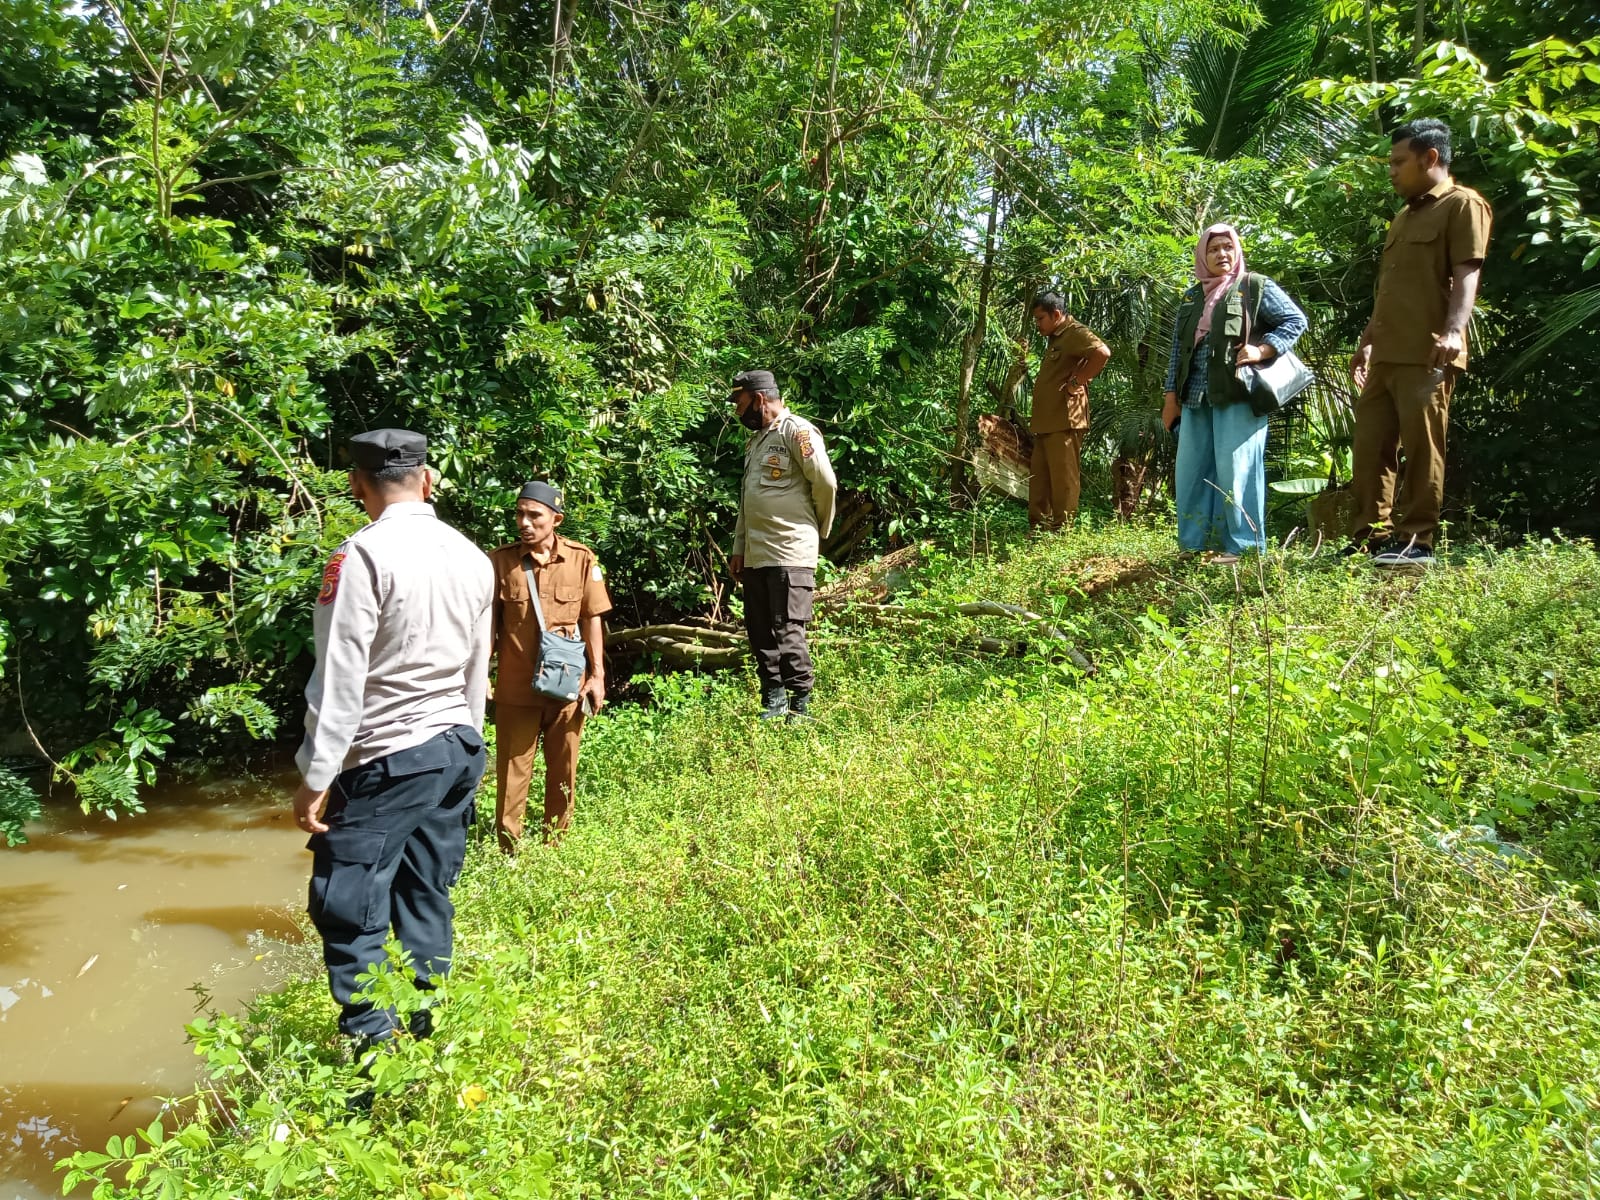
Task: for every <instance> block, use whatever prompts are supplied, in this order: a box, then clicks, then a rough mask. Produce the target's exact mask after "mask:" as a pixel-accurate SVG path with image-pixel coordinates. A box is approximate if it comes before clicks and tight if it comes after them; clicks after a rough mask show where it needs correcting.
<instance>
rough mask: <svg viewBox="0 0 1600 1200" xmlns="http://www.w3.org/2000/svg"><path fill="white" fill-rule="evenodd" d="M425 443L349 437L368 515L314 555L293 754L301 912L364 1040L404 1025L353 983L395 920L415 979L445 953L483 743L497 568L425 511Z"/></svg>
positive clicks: (410, 436)
mask: <svg viewBox="0 0 1600 1200" xmlns="http://www.w3.org/2000/svg"><path fill="white" fill-rule="evenodd" d="M426 454H427V441H426V440H425V439H424V438H423V437H422V436H421V435H420V434H416V433H411V432H409V431H408V430H404V429H376V430H372V431H371V432H368V433H362V434H358V435H357V436H355V437H354V438H352V439H351V440H350V461H351V464H352V466H351V471H350V491H351V494H352V495H354V496H355V498H356V500H357V501H359V502H360V504H361V506H362V507H363V508H365V509H366V511H367V516H368V517H370V518H371V524H369V525H367V526H365V527H364V528H362V529H360V530H359V531H357V532H356V533H355V534H353V535H352V536H351V537H350V538H348V539H347V540H346V541H345V542H344V544H343V545H341V546H340V547H339V549H338V550H337V551H336V552H335V553H334V555H333V557H332V558H330V559H329V560H328V565H327V568H326V569H325V570H324V571H323V575H322V591H321V594H320V595H318V597H317V605H316V613H315V631H316V647H317V665H316V670H315V671H314V672H313V673H312V676H311V682H310V683H308V684H307V685H306V736H305V741H304V743H303V744H302V745H301V747H300V751H299V753H298V754H297V755H296V756H295V761H296V763H298V765H299V767H300V773H301V775H302V777H303V782H302V783H301V785H300V789H299V791H298V792H297V793H296V794H295V798H294V812H295V820H296V822H297V823H298V824H299V826H300V828H301V829H303V830H305V831H306V832H307V833H309V834H310V835H311V840H310V841H309V842H307V843H306V848H307V849H308V850H310V851H311V852H312V855H313V865H312V874H311V894H310V904H309V908H310V913H311V920H312V922H313V924H315V925H316V927H317V931H318V932H319V933H320V934H321V935H322V945H323V960H324V961H325V962H326V964H327V967H328V985H329V988H330V990H331V991H332V992H333V998H334V999H335V1000H336V1001H338V1003H339V1005H340V1014H339V1029H340V1031H341V1032H342V1033H345V1034H347V1035H349V1036H351V1037H354V1038H357V1039H360V1040H361V1043H362V1045H363V1048H364V1046H365V1044H369V1043H372V1042H380V1041H383V1040H385V1039H387V1038H389V1037H392V1036H393V1035H394V1034H395V1033H396V1032H397V1021H396V1017H395V1014H394V1013H393V1012H392V1011H391V1010H389V1009H387V1008H379V1007H376V1006H374V1005H373V1004H372V1003H370V1002H368V1001H365V1000H357V999H355V995H356V992H357V991H358V990H359V987H358V985H357V983H356V976H357V975H358V974H359V973H360V972H362V971H366V970H368V969H370V968H371V967H372V966H373V965H374V964H375V963H377V962H380V961H382V959H383V943H384V940H385V938H387V936H388V934H389V930H390V929H391V928H393V930H394V933H395V937H396V938H397V939H398V940H399V942H400V944H401V945H402V946H403V947H404V948H405V950H406V952H407V953H408V954H409V955H410V959H411V966H412V969H413V970H414V971H415V974H416V980H417V984H418V986H419V987H422V988H424V989H428V988H429V987H431V983H430V980H431V979H432V978H433V977H435V976H439V975H444V974H446V973H447V972H448V971H449V969H450V954H451V939H452V919H453V917H454V915H455V907H454V905H453V904H452V903H451V901H450V889H451V887H452V886H453V885H454V884H455V881H456V878H457V877H458V876H459V875H460V873H461V864H462V860H463V859H464V858H465V855H466V840H467V826H468V824H470V822H471V821H472V819H473V794H474V793H475V792H476V791H477V788H478V781H479V779H480V778H481V777H482V775H483V766H484V759H485V757H486V755H485V751H484V742H483V733H482V730H483V706H484V697H485V693H486V691H487V685H488V677H489V669H488V663H489V649H490V602H491V599H492V597H493V591H494V571H493V569H492V568H491V567H490V565H489V559H488V557H487V556H486V555H485V554H484V553H483V551H481V550H479V549H478V548H477V547H476V546H474V545H473V544H472V543H471V542H469V541H468V540H467V539H466V538H464V537H463V536H462V535H461V534H459V533H457V532H456V531H455V530H454V529H452V528H450V526H448V525H446V524H445V523H444V522H442V521H440V520H439V519H438V518H437V517H436V516H435V515H434V511H433V505H432V504H430V503H428V500H429V497H430V495H431V493H432V481H431V479H430V477H429V474H428V471H427V469H426V467H425V465H424V462H425V457H426ZM431 1030H432V1021H431V1018H430V1015H429V1013H428V1012H427V1010H426V1009H424V1010H423V1011H421V1012H419V1013H417V1014H416V1015H415V1016H414V1017H413V1018H412V1020H411V1022H410V1032H411V1033H412V1034H413V1035H415V1036H419V1037H424V1036H426V1035H427V1034H428V1033H429V1032H431ZM364 1095H365V1102H366V1103H368V1104H370V1092H369V1093H365V1094H364Z"/></svg>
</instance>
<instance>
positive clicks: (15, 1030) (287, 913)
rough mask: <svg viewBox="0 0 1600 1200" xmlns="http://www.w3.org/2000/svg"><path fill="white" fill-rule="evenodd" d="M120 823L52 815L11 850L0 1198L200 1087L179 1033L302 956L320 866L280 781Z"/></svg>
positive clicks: (56, 1180)
mask: <svg viewBox="0 0 1600 1200" xmlns="http://www.w3.org/2000/svg"><path fill="white" fill-rule="evenodd" d="M149 805H150V807H149V811H148V812H145V813H142V814H140V815H139V816H137V817H131V818H125V819H123V820H121V821H112V820H110V819H109V818H107V817H105V816H104V815H101V814H94V815H91V816H86V815H85V814H83V813H81V812H79V811H78V809H77V808H76V807H66V808H54V809H52V810H51V811H49V812H48V813H47V814H46V816H45V818H44V819H43V820H41V821H39V822H36V823H34V824H32V825H31V826H30V827H29V831H28V832H29V841H28V843H27V844H26V845H23V846H15V847H11V848H9V849H4V850H0V855H3V857H0V864H3V867H0V1200H18V1198H19V1197H20V1198H22V1200H42V1198H43V1197H47V1196H59V1195H60V1194H61V1177H60V1175H59V1174H58V1173H56V1172H55V1171H54V1170H53V1169H52V1163H53V1161H54V1160H55V1159H56V1158H58V1157H60V1156H62V1155H64V1154H69V1153H71V1152H72V1151H73V1150H75V1149H79V1148H84V1147H87V1148H90V1149H101V1148H103V1147H104V1146H105V1144H106V1140H107V1139H108V1138H109V1137H111V1136H113V1135H118V1136H120V1135H123V1134H127V1133H131V1132H132V1130H133V1129H134V1128H135V1127H137V1126H141V1125H148V1124H149V1122H150V1121H151V1120H153V1119H154V1118H155V1117H156V1116H157V1114H158V1113H159V1112H160V1111H161V1101H160V1097H163V1096H171V1095H182V1094H184V1093H186V1092H189V1091H191V1090H193V1087H194V1083H195V1079H196V1075H197V1067H198V1064H197V1063H196V1061H195V1056H194V1051H193V1048H192V1047H190V1046H189V1045H187V1044H186V1038H185V1036H184V1031H183V1025H184V1023H185V1022H186V1021H189V1020H192V1019H193V1017H194V1014H195V1013H196V1012H198V1011H200V1010H201V1009H203V1008H205V1007H206V1006H207V1005H214V1006H217V1007H220V1008H223V1009H226V1010H237V1009H238V1008H239V1007H240V1006H241V1005H242V1004H243V1003H244V1002H245V1001H247V1000H249V999H251V998H252V997H253V996H255V995H256V994H257V993H258V992H260V991H261V990H262V989H263V988H266V987H270V986H272V985H274V984H275V983H277V982H278V981H279V980H281V979H283V978H284V977H285V975H286V974H288V973H290V972H293V973H294V974H301V973H303V972H304V966H303V964H301V963H299V962H292V963H291V962H289V961H287V960H292V959H294V956H295V955H297V954H300V953H304V951H302V950H300V949H299V948H297V947H294V946H292V945H290V944H289V943H293V942H298V941H299V926H298V917H297V912H298V909H300V908H301V907H303V905H304V894H305V872H306V864H307V862H308V861H309V856H308V855H306V854H305V853H304V851H303V850H301V845H302V844H303V842H304V839H303V838H301V837H297V836H296V835H295V832H294V830H293V827H292V825H291V824H290V822H289V821H288V820H287V806H286V804H285V802H284V791H283V787H282V785H281V784H272V783H248V782H241V781H233V780H229V781H225V782H220V783H216V784H211V785H205V786H200V787H193V786H168V787H165V788H162V789H160V790H159V791H157V792H155V793H153V794H152V795H151V796H150V797H149Z"/></svg>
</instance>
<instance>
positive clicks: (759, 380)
mask: <svg viewBox="0 0 1600 1200" xmlns="http://www.w3.org/2000/svg"><path fill="white" fill-rule="evenodd" d="M740 392H765V393H766V394H767V395H768V396H771V397H772V398H773V399H774V400H776V399H779V396H778V381H777V379H776V378H775V377H774V376H773V374H772V372H771V371H740V372H739V373H738V374H737V375H735V376H734V377H733V391H731V392H729V393H728V399H730V400H732V399H733V398H734V397H735V396H737V395H738V394H739V393H740Z"/></svg>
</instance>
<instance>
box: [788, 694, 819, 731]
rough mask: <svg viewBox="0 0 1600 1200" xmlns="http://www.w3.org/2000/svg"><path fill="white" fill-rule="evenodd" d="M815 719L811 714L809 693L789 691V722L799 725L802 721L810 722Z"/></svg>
mask: <svg viewBox="0 0 1600 1200" xmlns="http://www.w3.org/2000/svg"><path fill="white" fill-rule="evenodd" d="M815 720H816V718H815V717H813V716H812V715H811V693H810V692H790V693H789V724H791V725H799V724H801V723H802V722H811V721H815Z"/></svg>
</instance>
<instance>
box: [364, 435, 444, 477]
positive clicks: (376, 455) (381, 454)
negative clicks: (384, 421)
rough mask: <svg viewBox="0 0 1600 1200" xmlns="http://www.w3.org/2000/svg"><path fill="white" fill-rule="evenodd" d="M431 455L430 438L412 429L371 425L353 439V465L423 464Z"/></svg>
mask: <svg viewBox="0 0 1600 1200" xmlns="http://www.w3.org/2000/svg"><path fill="white" fill-rule="evenodd" d="M427 459H428V439H427V438H425V437H423V436H422V435H421V434H420V433H412V432H411V431H410V430H409V429H369V430H367V431H366V432H365V433H358V434H356V435H355V437H353V438H351V439H350V465H351V466H354V467H360V468H361V469H362V470H363V471H382V470H385V469H386V468H388V467H420V466H421V465H422V464H423V463H424V462H426V461H427Z"/></svg>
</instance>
